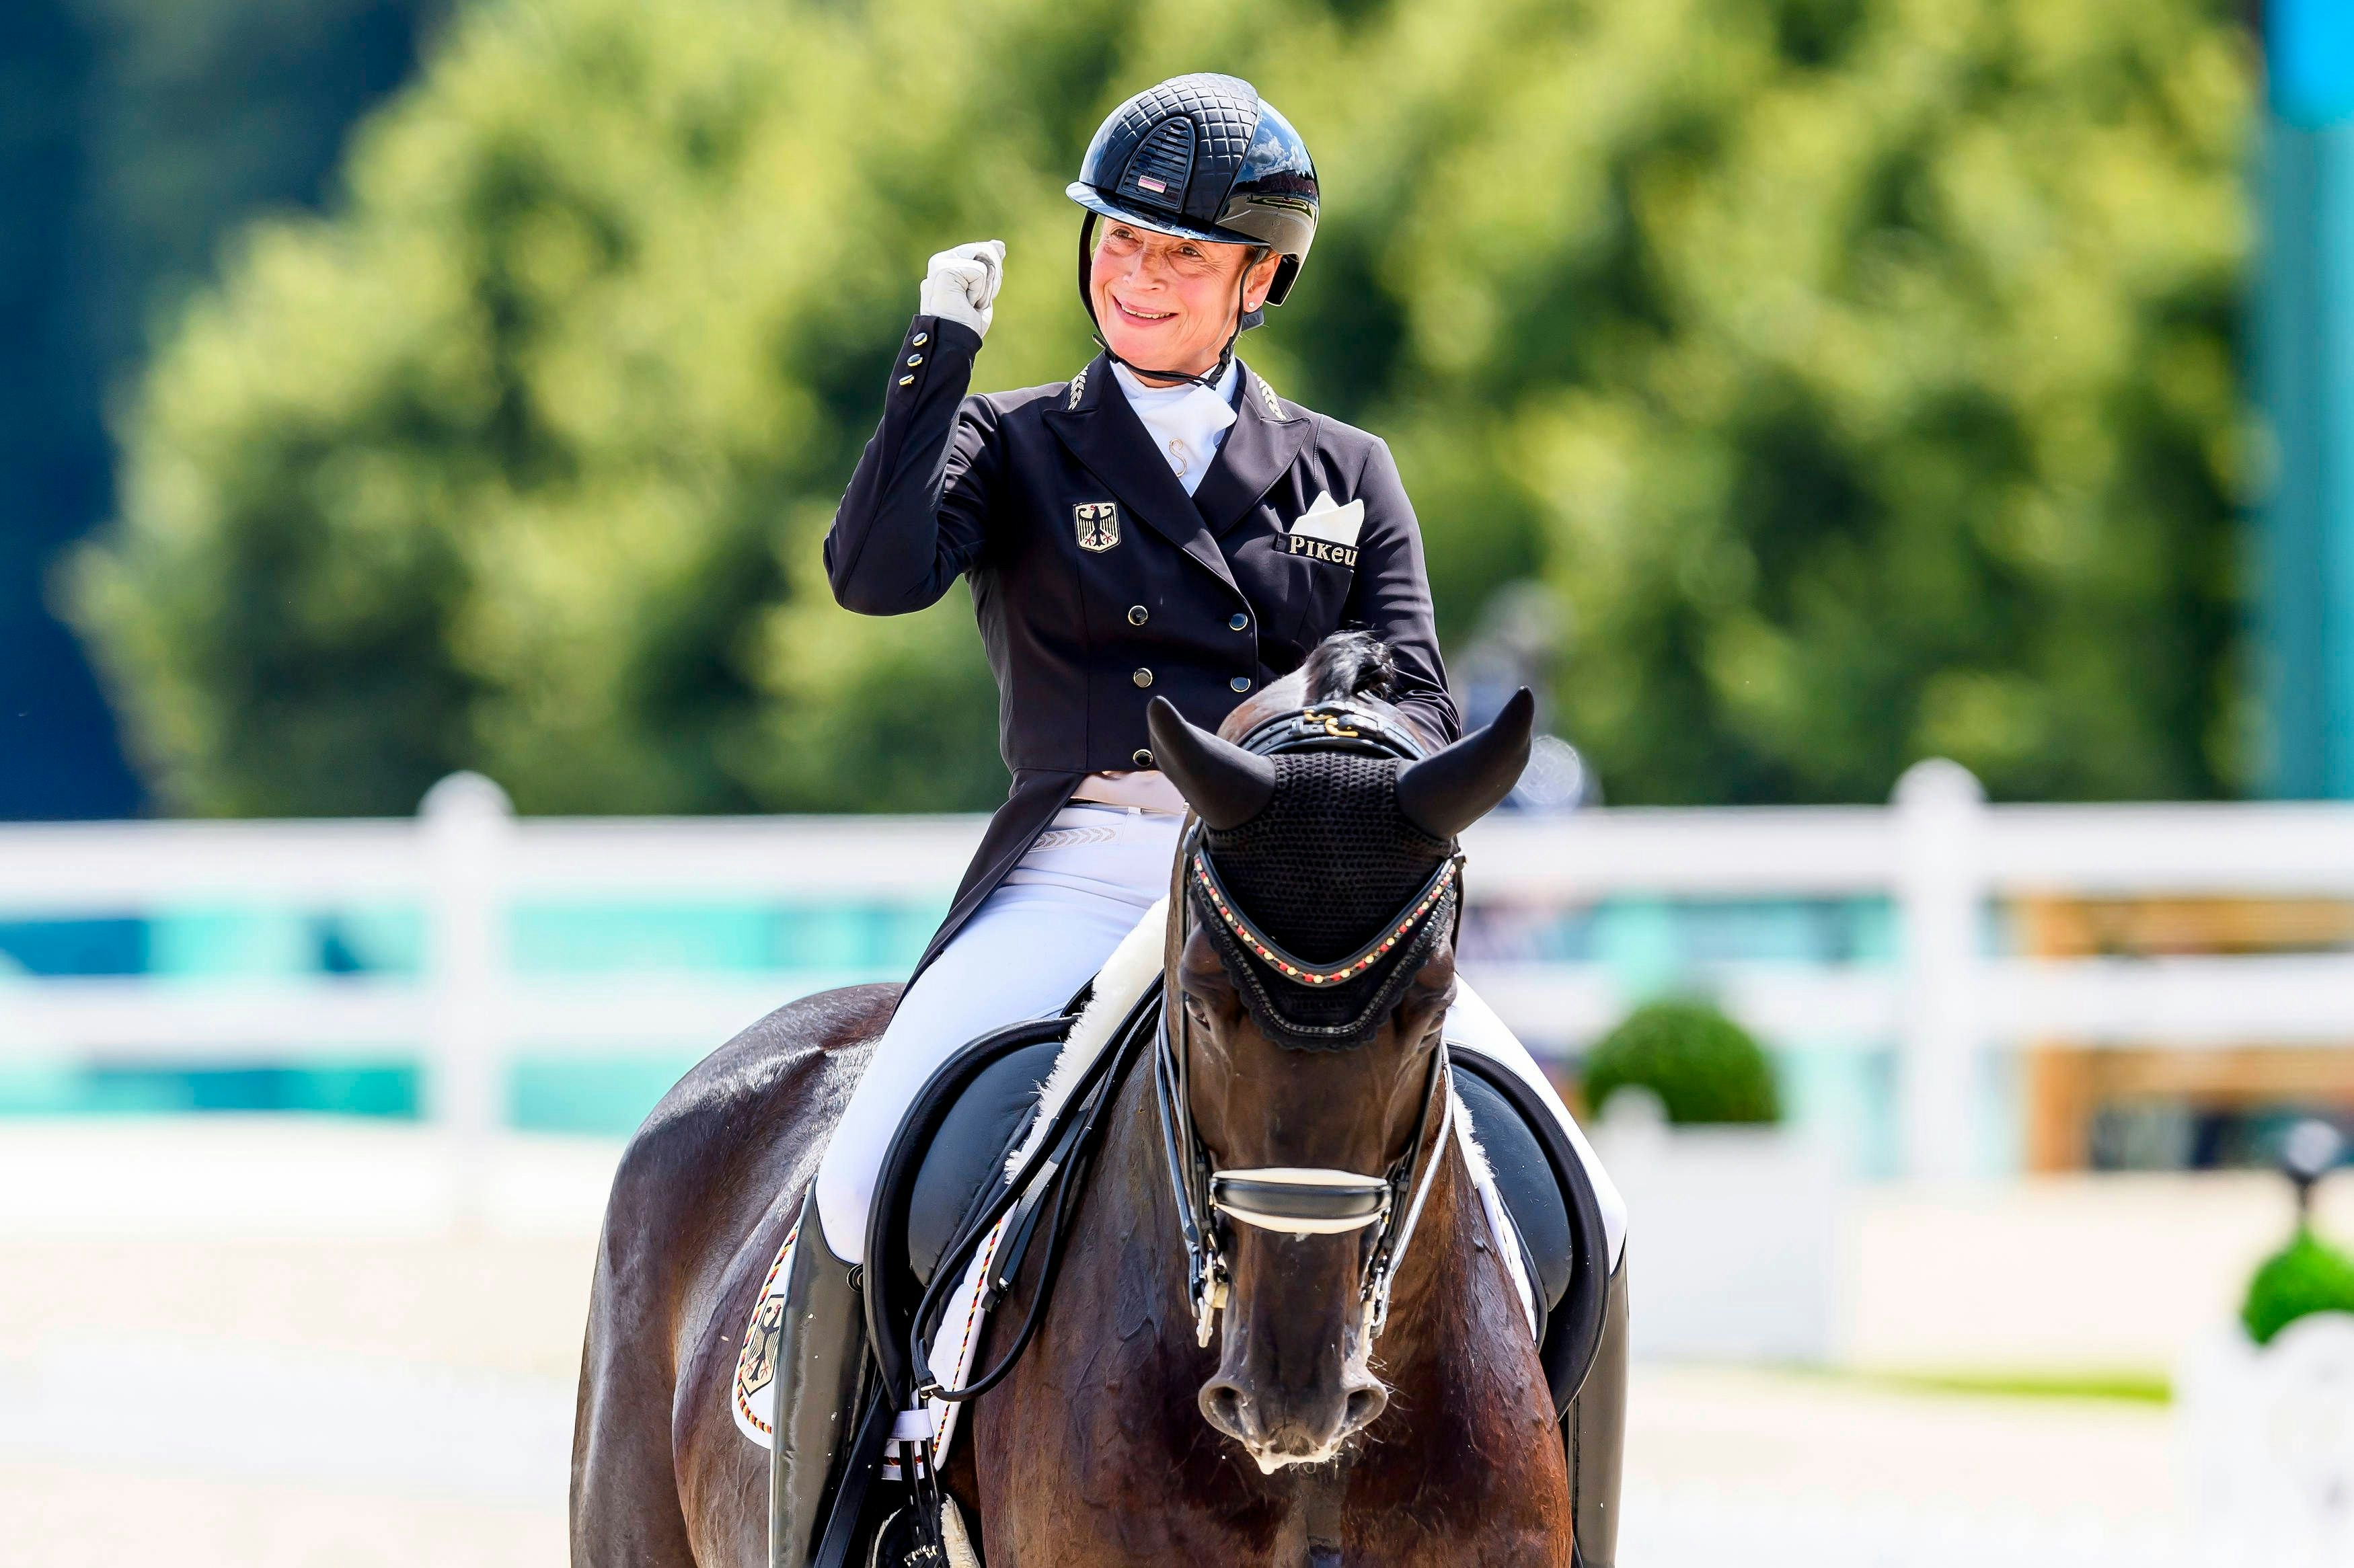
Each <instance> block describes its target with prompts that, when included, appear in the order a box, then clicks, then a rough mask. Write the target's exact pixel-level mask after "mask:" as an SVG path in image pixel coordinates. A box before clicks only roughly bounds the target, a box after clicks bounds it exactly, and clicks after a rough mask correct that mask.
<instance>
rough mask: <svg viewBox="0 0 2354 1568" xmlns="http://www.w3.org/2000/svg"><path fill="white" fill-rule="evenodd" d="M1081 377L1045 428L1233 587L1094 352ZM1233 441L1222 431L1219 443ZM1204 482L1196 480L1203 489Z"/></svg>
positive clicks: (1213, 543)
mask: <svg viewBox="0 0 2354 1568" xmlns="http://www.w3.org/2000/svg"><path fill="white" fill-rule="evenodd" d="M1082 374H1083V375H1084V376H1085V385H1084V386H1082V387H1080V388H1079V392H1078V396H1077V397H1076V398H1073V397H1069V396H1068V395H1066V397H1065V399H1064V403H1063V406H1062V407H1061V408H1049V409H1047V410H1046V413H1045V419H1046V425H1047V428H1048V429H1052V430H1053V431H1054V432H1055V437H1056V439H1058V440H1061V442H1062V443H1063V445H1065V446H1066V447H1067V448H1069V449H1070V452H1071V455H1072V456H1073V457H1075V458H1076V459H1078V460H1079V461H1081V462H1083V463H1085V464H1086V465H1087V471H1089V472H1090V473H1093V474H1094V475H1095V476H1096V477H1097V479H1099V480H1101V481H1103V482H1104V483H1105V484H1106V485H1107V486H1108V487H1109V489H1110V491H1111V493H1113V494H1114V495H1116V496H1118V497H1119V501H1120V503H1121V504H1123V505H1125V506H1126V507H1127V508H1128V509H1129V512H1130V513H1131V514H1134V515H1135V516H1136V517H1137V518H1138V519H1139V520H1140V521H1141V522H1142V523H1143V524H1144V525H1145V526H1146V527H1148V528H1150V529H1151V530H1152V531H1153V532H1154V533H1156V534H1158V535H1161V537H1162V538H1164V539H1167V540H1168V541H1169V542H1170V543H1171V544H1172V545H1174V546H1177V547H1178V548H1179V549H1181V550H1182V551H1184V552H1185V554H1187V555H1188V556H1192V557H1193V559H1194V560H1196V561H1198V562H1200V563H1201V564H1202V565H1203V566H1204V567H1207V568H1208V569H1209V570H1210V571H1212V572H1214V573H1215V574H1216V576H1217V577H1218V579H1219V580H1220V581H1221V582H1223V583H1225V585H1226V586H1227V587H1228V588H1234V587H1235V576H1234V573H1233V572H1232V571H1230V570H1228V569H1227V567H1226V557H1225V552H1223V551H1221V550H1220V549H1219V548H1218V542H1217V540H1215V539H1214V538H1212V537H1211V536H1210V530H1209V529H1208V528H1207V527H1205V526H1204V524H1203V522H1202V514H1201V513H1200V512H1199V511H1197V510H1196V509H1195V507H1194V504H1193V497H1192V496H1190V495H1188V494H1186V493H1185V487H1184V486H1183V485H1182V484H1179V483H1178V482H1177V476H1176V475H1175V474H1174V473H1172V472H1171V471H1170V468H1169V461H1168V460H1167V459H1166V458H1163V457H1162V456H1161V454H1160V453H1159V452H1157V451H1155V450H1152V438H1151V436H1150V435H1149V434H1148V433H1146V431H1145V429H1144V422H1143V421H1142V420H1141V419H1139V418H1137V417H1136V410H1135V409H1133V408H1129V406H1128V398H1127V397H1124V396H1123V395H1122V394H1121V392H1120V390H1119V387H1118V386H1117V385H1115V384H1114V382H1113V381H1112V375H1111V361H1110V360H1108V359H1107V358H1105V357H1104V356H1103V355H1097V356H1096V358H1095V363H1093V364H1092V365H1089V366H1087V369H1086V371H1085V372H1083V373H1082ZM1237 423H1238V424H1239V421H1238V422H1237ZM1233 439H1234V437H1233V432H1231V431H1229V432H1228V434H1227V440H1229V441H1230V442H1231V441H1232V440H1233ZM1213 472H1214V470H1213ZM1209 480H1210V476H1209V475H1204V478H1203V485H1204V488H1207V486H1208V484H1209ZM1235 591H1236V592H1240V591H1241V590H1240V589H1239V588H1236V589H1235Z"/></svg>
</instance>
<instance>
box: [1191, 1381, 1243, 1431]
mask: <svg viewBox="0 0 2354 1568" xmlns="http://www.w3.org/2000/svg"><path fill="white" fill-rule="evenodd" d="M1201 1403H1202V1419H1203V1420H1204V1421H1207V1422H1208V1423H1209V1424H1210V1425H1213V1426H1214V1427H1216V1428H1217V1429H1218V1430H1219V1431H1221V1432H1223V1433H1225V1435H1226V1436H1229V1437H1240V1438H1248V1437H1249V1436H1250V1434H1249V1433H1247V1432H1246V1431H1244V1430H1243V1391H1242V1390H1241V1389H1239V1388H1236V1387H1235V1385H1234V1384H1233V1383H1228V1382H1227V1381H1226V1380H1225V1379H1224V1378H1212V1379H1211V1380H1210V1381H1209V1382H1207V1383H1204V1384H1203V1385H1202V1395H1201Z"/></svg>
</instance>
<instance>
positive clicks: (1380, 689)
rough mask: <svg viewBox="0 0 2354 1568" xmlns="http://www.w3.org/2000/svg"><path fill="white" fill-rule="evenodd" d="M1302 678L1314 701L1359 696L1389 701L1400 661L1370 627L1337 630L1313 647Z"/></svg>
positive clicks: (1304, 665)
mask: <svg viewBox="0 0 2354 1568" xmlns="http://www.w3.org/2000/svg"><path fill="white" fill-rule="evenodd" d="M1299 678H1300V683H1301V685H1302V687H1303V688H1304V690H1305V694H1306V697H1307V700H1308V701H1309V702H1310V703H1311V704H1312V703H1337V702H1339V701H1341V699H1342V698H1344V697H1359V696H1363V697H1379V698H1381V699H1383V700H1384V701H1385V702H1386V701H1387V700H1388V699H1389V697H1390V696H1391V694H1393V693H1394V692H1395V691H1396V689H1397V661H1396V660H1395V659H1394V658H1393V657H1392V656H1391V654H1390V649H1389V644H1388V643H1386V642H1384V641H1382V640H1381V639H1380V638H1378V637H1376V636H1374V635H1373V633H1372V632H1370V631H1341V632H1336V633H1334V634H1333V635H1332V636H1331V637H1327V638H1326V639H1325V640H1324V641H1321V642H1319V643H1318V644H1317V645H1316V646H1315V647H1314V648H1313V649H1312V650H1310V652H1309V655H1308V660H1307V662H1305V663H1303V664H1301V665H1300V666H1299Z"/></svg>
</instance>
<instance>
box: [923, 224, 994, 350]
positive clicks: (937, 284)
mask: <svg viewBox="0 0 2354 1568" xmlns="http://www.w3.org/2000/svg"><path fill="white" fill-rule="evenodd" d="M1004 277H1005V241H1003V240H1002V239H977V240H974V241H973V242H972V243H971V244H970V245H959V246H955V247H953V248H951V249H947V250H943V251H941V252H940V253H939V254H938V255H937V256H935V257H933V258H932V261H931V265H930V267H928V269H926V270H925V272H924V292H923V302H922V303H921V304H920V305H918V306H917V310H918V311H919V312H921V313H923V314H925V315H928V316H938V317H939V318H940V320H942V321H944V322H955V323H957V324H958V325H960V326H968V327H970V328H971V329H972V330H973V331H974V333H976V334H979V335H980V336H981V337H987V336H988V335H989V320H990V317H991V314H993V313H994V312H993V309H992V307H993V306H994V305H995V304H996V302H997V286H998V284H999V283H1000V282H1002V281H1003V280H1004Z"/></svg>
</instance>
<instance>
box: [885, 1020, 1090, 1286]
mask: <svg viewBox="0 0 2354 1568" xmlns="http://www.w3.org/2000/svg"><path fill="white" fill-rule="evenodd" d="M1062 1048H1063V1044H1062V1042H1061V1041H1060V1040H1059V1039H1053V1040H1042V1041H1038V1042H1036V1043H1035V1044H1027V1045H1020V1046H1017V1047H1015V1048H1013V1049H1012V1050H1010V1051H1005V1052H1002V1053H1001V1054H996V1055H994V1056H993V1057H991V1059H989V1060H988V1061H986V1062H985V1063H984V1064H983V1065H981V1067H980V1068H979V1070H978V1071H976V1072H974V1073H973V1075H971V1076H970V1078H968V1079H967V1080H966V1081H965V1083H964V1086H963V1087H962V1088H961V1089H960V1091H959V1092H958V1094H957V1096H956V1098H955V1100H954V1101H953V1102H952V1103H951V1104H950V1105H949V1107H948V1108H947V1110H946V1112H945V1114H944V1115H943V1116H942V1117H941V1118H940V1122H939V1126H938V1130H937V1131H935V1132H934V1133H933V1134H932V1140H931V1143H930V1146H929V1147H928V1148H927V1149H926V1150H925V1151H924V1158H923V1163H922V1164H921V1165H919V1166H918V1167H917V1171H916V1180H915V1182H914V1184H913V1185H912V1186H911V1187H910V1188H909V1189H908V1191H907V1196H906V1201H907V1268H908V1271H909V1272H910V1273H912V1274H914V1275H915V1277H916V1279H917V1282H918V1283H919V1284H922V1285H926V1286H928V1285H930V1284H931V1282H932V1274H933V1271H934V1270H935V1269H937V1268H938V1266H939V1261H940V1254H941V1253H942V1252H943V1251H945V1250H946V1249H947V1247H948V1245H949V1242H951V1241H954V1240H955V1239H956V1234H957V1232H958V1231H959V1230H960V1229H962V1228H963V1225H964V1223H965V1221H966V1219H967V1218H968V1217H970V1215H971V1213H973V1211H974V1210H975V1209H976V1208H977V1207H979V1206H980V1204H981V1202H984V1201H985V1200H986V1199H987V1198H988V1196H989V1194H990V1193H991V1192H994V1191H996V1189H997V1183H998V1181H999V1180H1000V1178H1001V1173H1002V1171H1003V1169H1004V1165H1005V1156H1006V1153H1007V1151H1008V1150H1011V1149H1013V1145H1014V1141H1015V1140H1016V1139H1019V1138H1020V1137H1021V1136H1022V1134H1023V1131H1024V1130H1025V1129H1026V1128H1028V1127H1029V1125H1030V1121H1031V1118H1033V1117H1034V1116H1035V1115H1036V1113H1037V1109H1038V1092H1039V1086H1041V1085H1043V1084H1044V1082H1045V1081H1046V1075H1047V1074H1049V1073H1051V1072H1053V1071H1054V1070H1055V1057H1056V1056H1057V1055H1058V1054H1061V1051H1062ZM894 1196H895V1197H896V1194H895V1195H894Z"/></svg>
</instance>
